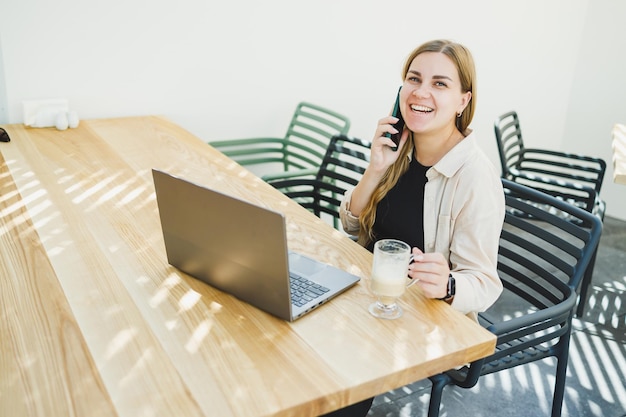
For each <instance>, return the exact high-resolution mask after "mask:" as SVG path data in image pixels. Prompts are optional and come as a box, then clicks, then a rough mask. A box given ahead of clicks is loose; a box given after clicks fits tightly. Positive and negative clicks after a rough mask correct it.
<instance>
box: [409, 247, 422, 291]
mask: <svg viewBox="0 0 626 417" xmlns="http://www.w3.org/2000/svg"><path fill="white" fill-rule="evenodd" d="M413 258H414V255H413V254H411V256H410V257H409V265H411V262H413ZM407 277H408V274H407ZM417 281H419V279H417V278H409V282H408V284H406V288H409V287H410V286H411V285H413V284H415V283H416V282H417Z"/></svg>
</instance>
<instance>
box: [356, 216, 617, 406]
mask: <svg viewBox="0 0 626 417" xmlns="http://www.w3.org/2000/svg"><path fill="white" fill-rule="evenodd" d="M589 292H590V297H589V301H588V304H587V307H586V309H585V313H584V314H583V317H581V318H580V319H574V320H575V323H574V328H575V331H574V332H573V334H572V339H571V345H570V357H569V364H568V370H567V383H566V388H565V399H564V401H563V413H562V415H563V416H585V417H587V416H594V417H595V416H597V417H626V297H625V296H624V294H625V293H626V222H624V221H620V220H617V219H614V218H610V217H607V218H606V219H605V221H604V230H603V233H602V238H601V240H600V247H599V249H598V255H597V260H596V265H595V269H594V274H593V282H592V289H590V290H589ZM554 367H555V361H554V360H551V359H546V360H545V361H541V362H536V363H534V364H527V365H524V366H518V367H517V368H514V369H511V370H508V371H503V372H499V373H497V374H494V375H488V376H485V377H483V378H481V380H479V382H478V385H476V386H475V387H474V388H472V389H462V388H458V387H454V386H448V387H446V388H445V389H444V393H443V399H442V405H443V406H442V408H441V413H440V416H441V417H452V416H472V417H488V416H489V417H491V416H498V417H504V416H533V417H535V416H549V415H550V409H551V407H552V387H553V384H554ZM429 397H430V383H429V382H428V381H427V380H426V381H418V382H415V383H413V384H411V385H407V386H405V387H402V388H399V389H396V390H393V391H390V392H387V393H385V394H383V395H380V396H378V397H376V398H375V400H374V404H373V406H372V409H371V410H370V412H369V414H368V416H370V417H394V416H403V417H409V416H411V417H413V416H425V415H426V414H427V409H428V400H429Z"/></svg>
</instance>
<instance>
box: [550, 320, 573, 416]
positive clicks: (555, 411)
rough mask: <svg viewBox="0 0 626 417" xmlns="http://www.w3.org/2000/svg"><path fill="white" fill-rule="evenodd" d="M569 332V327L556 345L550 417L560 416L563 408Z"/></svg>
mask: <svg viewBox="0 0 626 417" xmlns="http://www.w3.org/2000/svg"><path fill="white" fill-rule="evenodd" d="M570 326H571V324H570ZM570 332H571V327H570V331H569V332H568V333H567V335H564V336H562V338H561V341H560V342H559V346H558V349H559V351H560V352H559V354H558V355H556V360H557V362H556V380H555V382H554V396H553V397H552V417H561V411H562V408H563V397H564V395H565V378H566V376H567V375H566V374H567V362H568V360H569V342H570Z"/></svg>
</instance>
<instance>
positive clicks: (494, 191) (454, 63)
mask: <svg viewBox="0 0 626 417" xmlns="http://www.w3.org/2000/svg"><path fill="white" fill-rule="evenodd" d="M402 76H403V84H402V87H401V89H400V93H399V94H400V101H399V104H400V111H401V114H402V117H403V119H404V123H405V127H404V129H403V132H401V139H400V144H399V146H398V150H397V151H394V150H393V149H392V147H394V146H395V144H394V143H393V142H392V140H391V139H390V138H388V137H386V136H385V134H386V133H397V130H396V129H395V128H394V127H393V124H395V123H396V122H397V121H398V119H396V118H395V117H392V116H387V117H384V118H382V119H381V120H380V121H379V122H378V127H377V129H376V133H375V135H374V139H373V141H372V148H371V156H370V164H369V166H368V168H367V170H366V171H365V173H364V174H363V177H362V178H361V181H360V182H359V184H358V185H357V186H356V187H355V188H354V189H353V190H352V191H351V192H348V193H346V195H345V197H344V201H343V204H342V211H341V219H342V224H343V227H344V229H345V230H346V232H348V233H351V234H353V235H357V236H358V239H359V243H361V244H362V245H363V246H365V247H367V248H368V249H370V250H372V247H373V245H374V242H376V241H377V240H379V239H386V238H393V239H399V240H403V241H405V242H407V243H408V244H409V245H411V247H413V254H414V255H415V261H414V262H413V263H412V264H411V265H410V266H409V270H408V275H409V276H410V277H411V278H412V279H417V280H418V282H416V284H415V285H419V286H420V287H421V289H422V291H423V293H424V294H425V295H426V296H427V297H430V298H437V299H441V300H444V301H445V302H447V303H449V304H450V305H451V306H452V307H453V308H455V309H457V310H459V311H461V312H463V313H464V314H467V315H469V316H470V317H472V318H474V319H476V314H477V312H480V311H484V310H485V309H487V308H488V307H489V306H491V305H492V304H493V303H494V302H495V300H496V299H497V298H498V296H499V295H500V293H501V291H502V283H501V281H500V279H499V278H498V273H497V270H496V264H497V254H498V244H499V236H500V232H501V229H502V224H503V219H504V192H503V190H502V185H501V182H500V178H499V176H498V174H497V172H496V170H495V168H494V166H493V164H492V163H491V161H490V160H489V159H488V158H487V156H486V155H485V154H484V153H483V152H482V151H481V150H480V148H479V147H478V144H477V143H476V138H475V137H474V133H473V132H472V130H471V129H469V128H468V127H469V124H470V122H471V121H472V117H473V116H474V109H475V106H476V76H475V69H474V61H473V58H472V55H471V54H470V52H469V51H468V50H467V49H466V48H465V47H464V46H462V45H460V44H458V43H454V42H450V41H447V40H434V41H430V42H427V43H425V44H423V45H421V46H419V47H418V48H416V49H415V50H414V51H413V52H412V53H411V54H410V55H409V57H408V58H407V60H406V63H405V66H404V69H403V73H402ZM413 290H414V289H413ZM371 402H372V399H369V400H366V401H364V402H362V403H359V404H355V405H354V406H351V407H347V408H345V409H342V410H338V411H337V412H335V413H334V414H333V413H331V415H333V416H340V415H345V416H364V415H365V414H367V410H369V407H370V406H371Z"/></svg>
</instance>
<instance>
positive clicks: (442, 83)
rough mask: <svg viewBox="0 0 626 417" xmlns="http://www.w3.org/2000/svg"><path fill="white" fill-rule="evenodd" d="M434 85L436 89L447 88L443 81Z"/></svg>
mask: <svg viewBox="0 0 626 417" xmlns="http://www.w3.org/2000/svg"><path fill="white" fill-rule="evenodd" d="M435 85H436V86H437V87H447V86H448V85H447V84H446V83H444V82H443V81H437V82H435Z"/></svg>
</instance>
